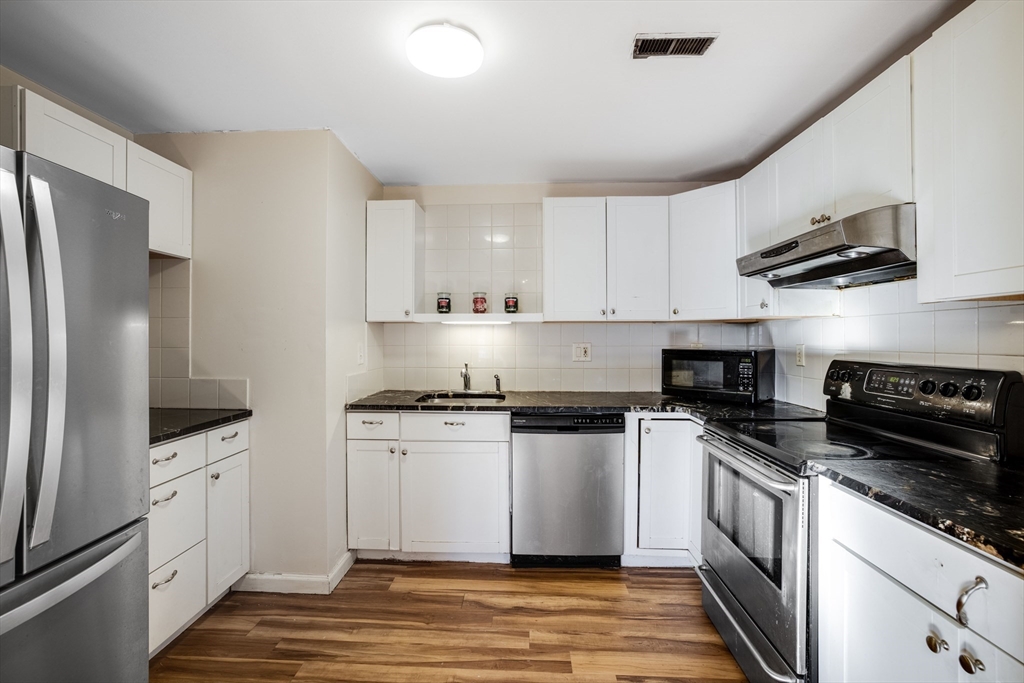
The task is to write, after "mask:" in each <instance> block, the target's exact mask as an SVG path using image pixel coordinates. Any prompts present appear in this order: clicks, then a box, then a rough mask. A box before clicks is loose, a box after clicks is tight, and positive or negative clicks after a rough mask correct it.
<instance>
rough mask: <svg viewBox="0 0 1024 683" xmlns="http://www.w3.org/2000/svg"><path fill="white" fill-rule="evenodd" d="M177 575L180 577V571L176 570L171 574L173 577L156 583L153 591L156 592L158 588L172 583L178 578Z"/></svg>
mask: <svg viewBox="0 0 1024 683" xmlns="http://www.w3.org/2000/svg"><path fill="white" fill-rule="evenodd" d="M177 575H178V570H177V569H175V570H174V571H173V572H171V575H170V576H168V577H167V578H166V579H162V580H160V581H156V582H155V583H154V584H153V586H152V589H151V590H156V589H157V588H159V587H160V586H162V585H164V584H165V583H170V582H171V581H174V577H175V576H177Z"/></svg>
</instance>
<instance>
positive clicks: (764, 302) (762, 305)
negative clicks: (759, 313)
mask: <svg viewBox="0 0 1024 683" xmlns="http://www.w3.org/2000/svg"><path fill="white" fill-rule="evenodd" d="M761 308H768V302H767V301H765V300H764V299H761Z"/></svg>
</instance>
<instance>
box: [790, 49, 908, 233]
mask: <svg viewBox="0 0 1024 683" xmlns="http://www.w3.org/2000/svg"><path fill="white" fill-rule="evenodd" d="M823 126H824V128H823V137H822V141H823V143H824V150H823V153H824V159H825V163H824V171H825V176H824V188H825V191H826V193H829V192H831V194H832V196H833V201H832V203H831V205H829V204H828V202H827V201H826V207H825V209H824V210H825V213H826V215H831V216H832V219H833V220H839V219H840V218H844V217H846V216H850V215H852V214H855V213H858V212H860V211H865V210H867V209H873V208H875V207H878V206H886V205H888V204H900V203H903V202H911V201H913V200H914V194H913V173H912V171H911V137H910V57H904V58H903V59H901V60H899V61H898V62H896V63H895V64H893V65H892V66H891V67H889V68H888V69H887V70H886V71H885V72H884V73H882V74H881V75H880V76H878V77H877V78H875V79H874V80H873V81H871V82H870V83H869V84H868V85H866V86H865V87H863V88H861V89H860V90H859V91H858V92H857V93H856V94H855V95H853V96H852V97H851V98H850V99H848V100H846V101H845V102H843V103H842V104H841V105H839V106H838V107H837V108H836V109H835V110H834V111H832V112H831V113H830V114H829V115H828V116H826V117H825V118H824V119H823ZM827 199H828V197H827V196H826V200H827ZM809 222H810V221H808V224H805V225H807V227H806V228H804V229H810V228H811V226H810V225H809Z"/></svg>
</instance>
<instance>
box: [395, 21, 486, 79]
mask: <svg viewBox="0 0 1024 683" xmlns="http://www.w3.org/2000/svg"><path fill="white" fill-rule="evenodd" d="M405 54H406V55H407V56H408V57H409V61H410V62H412V65H413V66H415V67H416V68H417V69H419V70H420V71H422V72H423V73H426V74H430V75H431V76H438V77H440V78H462V77H463V76H468V75H470V74H471V73H473V72H475V71H476V70H477V69H479V68H480V65H481V64H483V61H484V46H483V45H481V44H480V40H479V39H478V38H477V37H476V36H474V35H473V34H472V33H470V32H469V31H466V30H464V29H461V28H458V27H457V26H452V25H451V24H433V25H431V26H424V27H422V28H418V29H416V30H415V31H413V32H412V35H410V36H409V38H408V39H407V40H406V41H405Z"/></svg>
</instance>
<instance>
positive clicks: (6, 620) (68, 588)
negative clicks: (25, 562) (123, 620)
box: [0, 532, 142, 636]
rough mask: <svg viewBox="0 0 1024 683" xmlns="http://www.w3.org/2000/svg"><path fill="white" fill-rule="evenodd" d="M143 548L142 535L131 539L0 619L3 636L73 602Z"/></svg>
mask: <svg viewBox="0 0 1024 683" xmlns="http://www.w3.org/2000/svg"><path fill="white" fill-rule="evenodd" d="M140 545H142V533H141V532H139V533H137V534H135V535H134V536H132V537H131V538H130V539H128V540H127V541H125V542H124V543H122V544H121V545H120V546H118V548H117V550H115V551H114V552H112V553H110V554H109V555H107V556H106V557H104V558H103V559H102V560H100V561H99V562H97V563H96V564H94V565H92V566H91V567H89V568H88V569H86V570H85V571H83V572H81V573H79V574H76V575H75V576H73V577H71V578H70V579H68V580H67V581H65V582H64V583H62V584H60V585H58V586H56V587H55V588H53V589H51V590H48V591H47V592H45V593H43V594H42V595H40V596H39V597H37V598H33V599H32V600H29V601H28V602H26V603H25V604H24V605H21V606H20V607H15V608H14V609H12V610H11V611H10V612H8V613H7V614H2V615H0V636H2V635H3V634H5V633H7V632H8V631H10V630H12V629H15V628H17V627H19V626H21V625H22V624H24V623H25V622H26V621H28V620H29V619H34V618H35V617H37V616H39V615H40V614H42V613H43V612H45V611H46V610H48V609H50V608H51V607H53V606H54V605H56V604H58V603H60V602H61V601H62V600H64V599H65V598H70V597H71V596H72V595H74V594H75V593H77V592H78V591H80V590H82V589H83V588H85V587H86V586H88V585H89V584H90V583H92V582H93V581H95V580H96V579H98V578H100V577H101V576H103V575H104V574H106V573H107V572H108V571H110V570H111V569H113V568H114V567H116V566H117V565H118V564H119V563H120V562H121V561H122V560H124V559H125V558H126V557H128V556H129V555H131V554H132V553H133V552H135V549H136V548H138V547H139V546H140Z"/></svg>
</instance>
